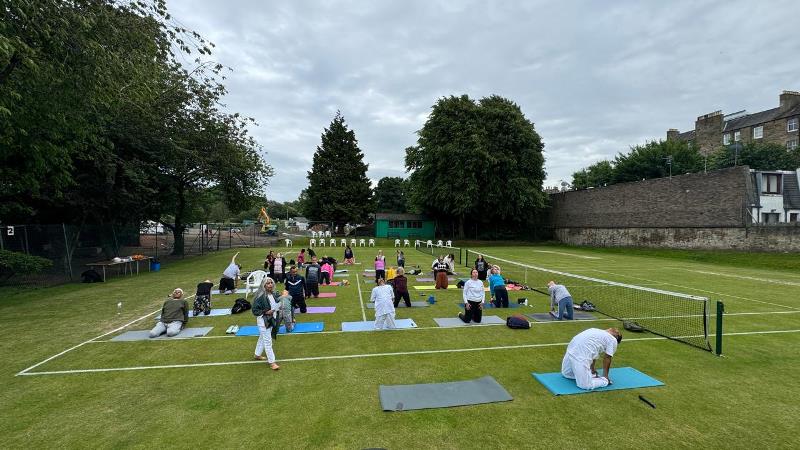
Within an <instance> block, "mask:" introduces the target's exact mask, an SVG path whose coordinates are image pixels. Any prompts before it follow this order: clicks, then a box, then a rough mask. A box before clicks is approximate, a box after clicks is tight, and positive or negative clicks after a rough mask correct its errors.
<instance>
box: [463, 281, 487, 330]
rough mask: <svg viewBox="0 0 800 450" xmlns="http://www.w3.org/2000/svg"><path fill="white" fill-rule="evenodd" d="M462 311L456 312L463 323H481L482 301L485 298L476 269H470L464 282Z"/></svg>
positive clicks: (481, 282)
mask: <svg viewBox="0 0 800 450" xmlns="http://www.w3.org/2000/svg"><path fill="white" fill-rule="evenodd" d="M463 297H464V312H463V313H458V318H459V319H461V320H462V321H464V323H470V322H471V321H472V322H475V323H481V317H482V316H483V303H484V301H485V300H486V292H485V291H484V286H483V281H481V280H479V279H478V271H477V270H475V269H472V271H471V272H470V278H469V280H467V281H466V282H465V283H464V294H463Z"/></svg>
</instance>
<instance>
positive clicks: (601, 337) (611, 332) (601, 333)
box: [561, 328, 622, 390]
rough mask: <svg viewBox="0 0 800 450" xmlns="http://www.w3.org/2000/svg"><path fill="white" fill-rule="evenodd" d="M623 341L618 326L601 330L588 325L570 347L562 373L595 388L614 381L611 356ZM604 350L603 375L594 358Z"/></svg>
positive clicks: (586, 387)
mask: <svg viewBox="0 0 800 450" xmlns="http://www.w3.org/2000/svg"><path fill="white" fill-rule="evenodd" d="M620 342H622V333H620V332H619V330H618V329H616V328H609V329H607V330H601V329H599V328H589V329H588V330H584V331H582V332H580V333H578V334H577V335H576V336H575V337H574V338H572V340H571V341H569V345H568V346H567V352H566V353H565V354H564V360H563V361H562V362H561V375H563V376H564V377H566V378H569V379H571V380H575V383H576V384H577V385H578V387H579V388H581V389H587V390H591V389H596V388H599V387H605V386H608V385H609V384H612V383H611V378H610V377H609V373H610V372H609V371H610V370H611V358H612V357H613V356H614V353H616V351H617V345H619V343H620ZM601 353H603V354H605V356H604V357H603V376H602V377H601V376H599V375H598V374H597V370H595V368H594V361H595V359H597V358H598V357H599V356H600V354H601Z"/></svg>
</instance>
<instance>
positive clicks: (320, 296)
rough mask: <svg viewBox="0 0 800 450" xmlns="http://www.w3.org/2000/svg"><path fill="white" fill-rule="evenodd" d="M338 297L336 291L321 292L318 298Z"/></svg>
mask: <svg viewBox="0 0 800 450" xmlns="http://www.w3.org/2000/svg"><path fill="white" fill-rule="evenodd" d="M334 297H336V292H320V293H319V297H317V298H334Z"/></svg>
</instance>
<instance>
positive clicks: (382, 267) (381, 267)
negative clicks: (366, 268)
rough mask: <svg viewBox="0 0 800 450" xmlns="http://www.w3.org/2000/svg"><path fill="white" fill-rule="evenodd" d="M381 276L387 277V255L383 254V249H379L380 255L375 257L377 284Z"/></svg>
mask: <svg viewBox="0 0 800 450" xmlns="http://www.w3.org/2000/svg"><path fill="white" fill-rule="evenodd" d="M381 278H383V279H384V280H385V279H386V257H385V256H383V250H378V256H376V257H375V284H378V280H380V279H381Z"/></svg>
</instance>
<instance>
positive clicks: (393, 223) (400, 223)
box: [389, 220, 406, 228]
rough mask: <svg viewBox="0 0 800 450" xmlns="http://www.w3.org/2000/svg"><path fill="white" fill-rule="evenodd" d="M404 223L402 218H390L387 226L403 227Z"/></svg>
mask: <svg viewBox="0 0 800 450" xmlns="http://www.w3.org/2000/svg"><path fill="white" fill-rule="evenodd" d="M405 226H406V223H405V222H404V221H402V220H390V221H389V228H405Z"/></svg>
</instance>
